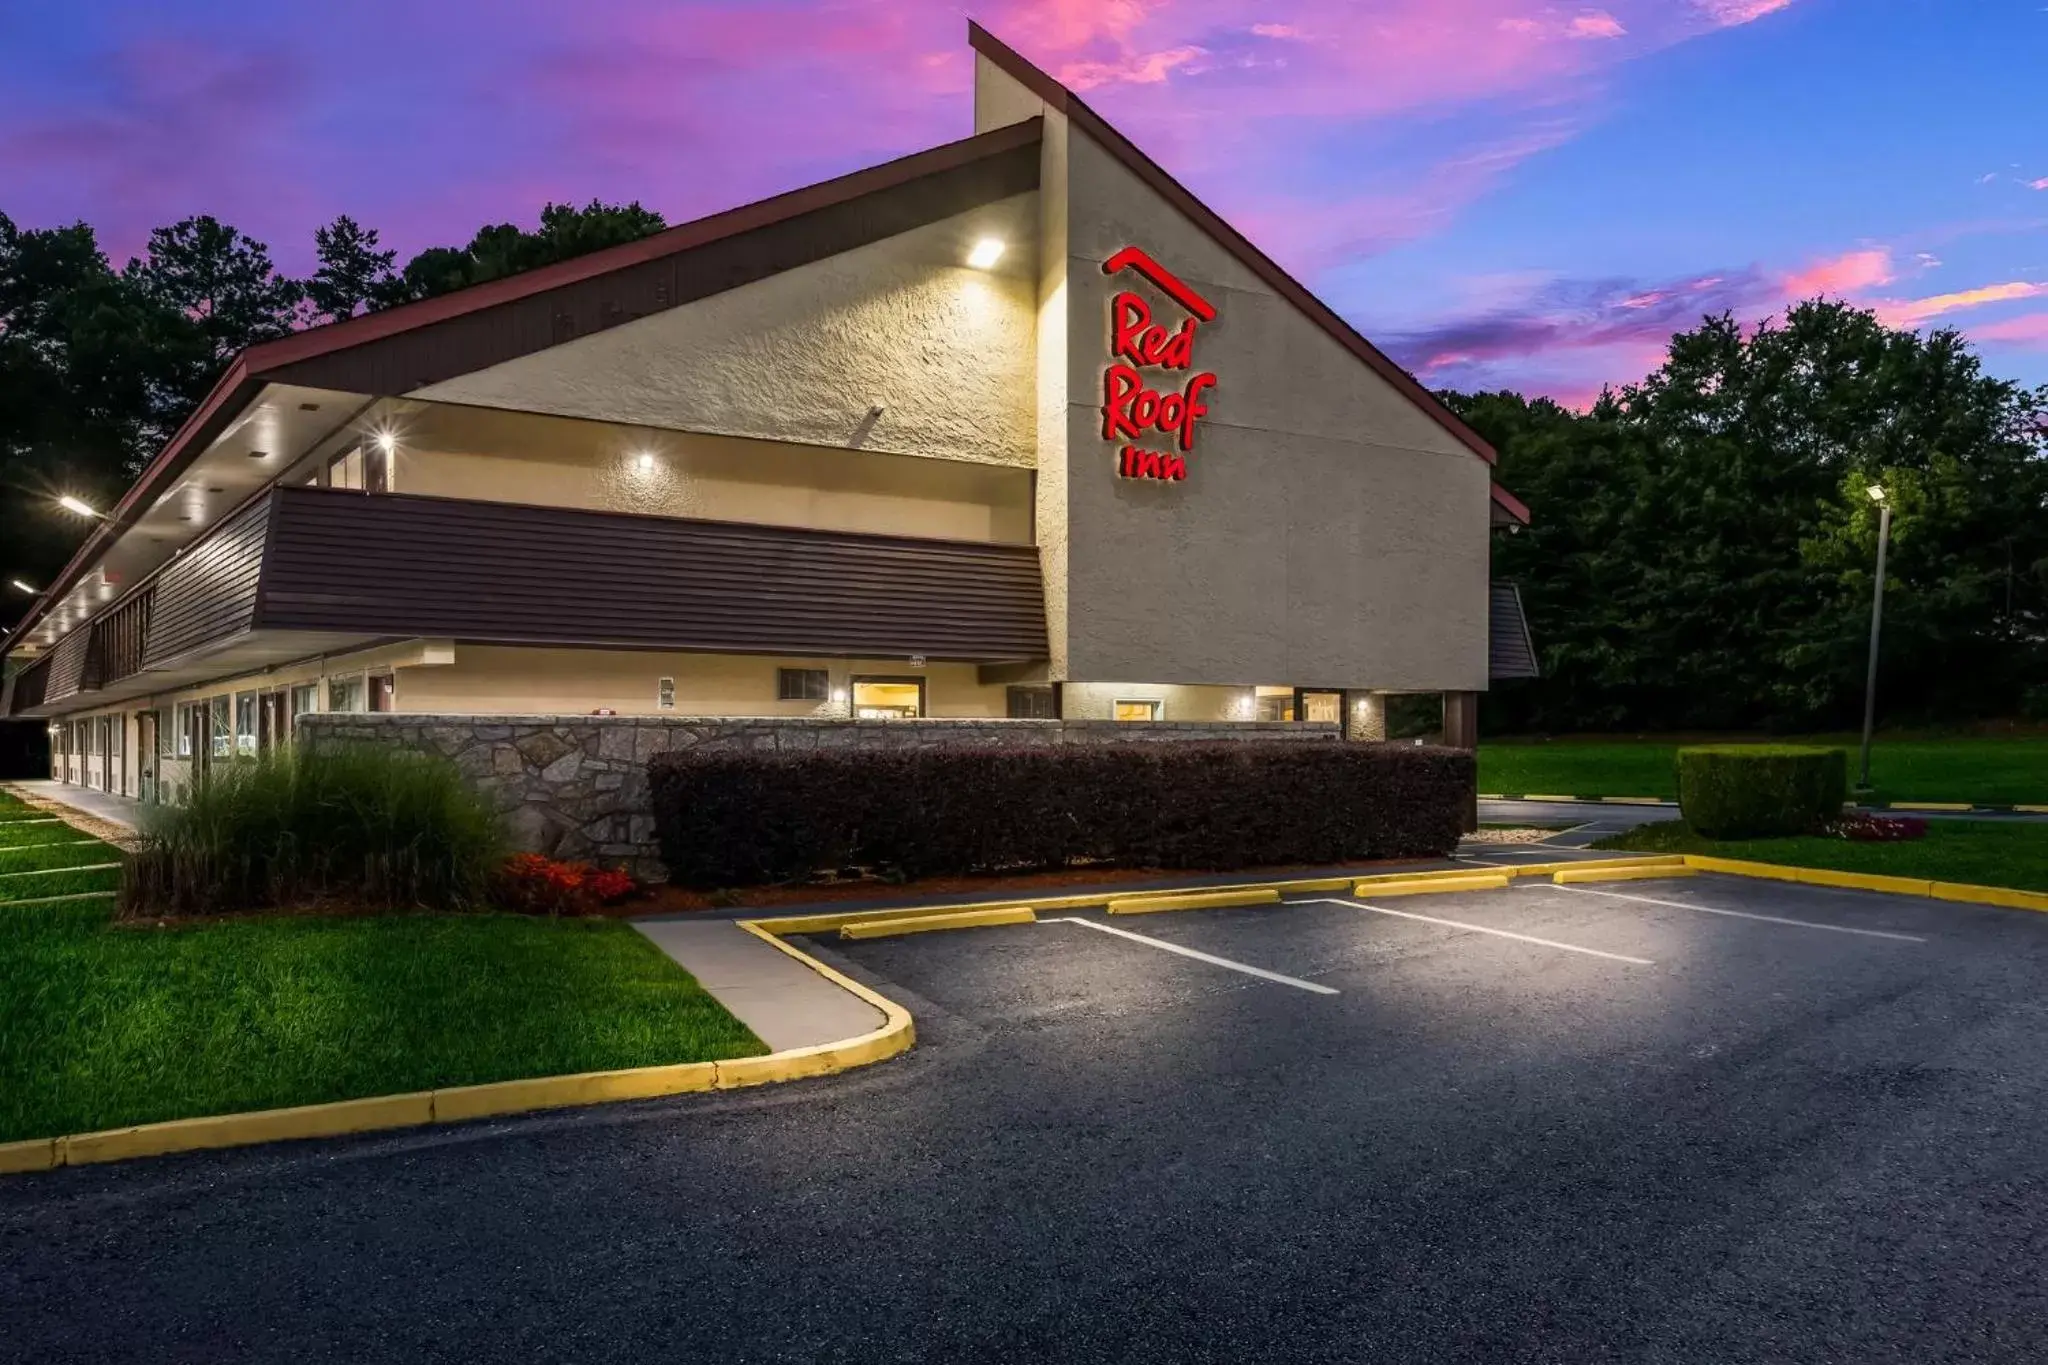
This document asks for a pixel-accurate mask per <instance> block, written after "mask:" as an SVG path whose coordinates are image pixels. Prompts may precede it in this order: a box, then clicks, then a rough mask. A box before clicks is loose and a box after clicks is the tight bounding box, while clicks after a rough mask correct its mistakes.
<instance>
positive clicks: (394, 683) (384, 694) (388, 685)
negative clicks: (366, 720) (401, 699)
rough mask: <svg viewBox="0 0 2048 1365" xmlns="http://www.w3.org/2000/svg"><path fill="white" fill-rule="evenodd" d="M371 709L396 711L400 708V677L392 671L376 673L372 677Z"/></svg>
mask: <svg viewBox="0 0 2048 1365" xmlns="http://www.w3.org/2000/svg"><path fill="white" fill-rule="evenodd" d="M370 709H371V710H372V711H396V710H397V709H398V679H397V677H396V676H395V675H393V674H390V673H376V674H372V675H371V677H370Z"/></svg>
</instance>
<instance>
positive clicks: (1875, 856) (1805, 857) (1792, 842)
mask: <svg viewBox="0 0 2048 1365" xmlns="http://www.w3.org/2000/svg"><path fill="white" fill-rule="evenodd" d="M1593 847H1594V848H1600V849H1617V850H1622V851H1625V852H1630V853H1707V854H1712V855H1714V856H1716V857H1721V858H1746V859H1748V860H1749V861H1751V862H1758V863H1780V864H1785V865H1788V866H1792V867H1825V868H1829V869H1832V870H1834V871H1837V872H1876V873H1881V874H1884V875H1887V876H1893V877H1927V878H1930V879H1932V880H1935V881H1943V882H1966V883H1969V884H1970V885H1973V886H2009V887H2016V888H2018V889H2019V890H2022V891H2048V824H2029V823H2024V822H2020V821H2011V822H1994V821H1990V820H1931V821H1929V822H1928V825H1927V837H1926V838H1924V839H1915V840H1913V841H1911V842H1910V843H1900V844H1857V843H1851V842H1849V841H1848V840H1847V839H1820V838H1798V839H1740V840H1726V841H1722V840H1715V839H1702V838H1700V837H1699V836H1698V835H1696V834H1694V833H1693V832H1692V831H1691V830H1689V829H1687V828H1686V827H1685V822H1684V821H1682V820H1670V821H1665V822H1662V823H1659V824H1653V825H1639V826H1637V827H1636V828H1635V829H1632V830H1628V831H1626V832H1625V833H1622V834H1616V835H1612V836H1610V837H1609V838H1605V839H1602V840H1600V841H1599V842H1598V843H1596V844H1594V845H1593Z"/></svg>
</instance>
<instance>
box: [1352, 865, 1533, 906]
mask: <svg viewBox="0 0 2048 1365" xmlns="http://www.w3.org/2000/svg"><path fill="white" fill-rule="evenodd" d="M1513 880H1514V878H1512V877H1510V876H1508V874H1507V873H1505V872H1485V873H1475V872H1465V873H1459V874H1457V875H1455V876H1449V877H1432V878H1427V879H1425V878H1421V877H1410V878H1406V879H1404V880H1400V881H1385V882H1366V881H1361V882H1354V883H1353V884H1352V887H1351V894H1352V895H1354V896H1371V897H1372V898H1374V899H1375V900H1377V899H1378V898H1380V897H1381V896H1423V895H1427V894H1429V893H1430V892H1432V891H1498V890H1501V889H1503V888H1505V887H1506V886H1507V885H1508V884H1509V883H1510V882H1512V881H1513Z"/></svg>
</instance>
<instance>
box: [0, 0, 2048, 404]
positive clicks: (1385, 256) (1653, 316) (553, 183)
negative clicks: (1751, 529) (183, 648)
mask: <svg viewBox="0 0 2048 1365" xmlns="http://www.w3.org/2000/svg"><path fill="white" fill-rule="evenodd" d="M970 12H971V13H972V14H973V15H974V17H976V18H978V19H980V20H981V21H982V22H983V23H984V24H986V25H987V26H988V27H989V28H991V29H992V30H993V31H994V32H996V33H997V34H998V35H999V36H1002V37H1004V38H1005V39H1007V40H1008V41H1009V42H1010V43H1011V44H1012V45H1013V46H1015V47H1017V48H1018V49H1020V50H1021V51H1023V52H1024V53H1025V54H1026V55H1027V56H1029V57H1031V58H1033V59H1034V60H1036V61H1038V62H1040V63H1041V64H1042V65H1044V66H1045V67H1047V68H1048V69H1049V70H1051V71H1052V72H1053V73H1054V74H1055V75H1058V76H1060V77H1061V78H1062V79H1064V80H1065V81H1066V82H1067V83H1068V84H1069V85H1071V86H1073V87H1075V88H1076V89H1077V90H1080V91H1081V92H1082V93H1083V94H1084V96H1085V97H1086V98H1087V99H1088V100H1089V101H1090V102H1091V103H1093V104H1095V106H1096V107H1097V108H1098V109H1100V110H1101V111H1102V112H1103V113H1105V114H1106V115H1107V116H1108V117H1110V118H1111V119H1112V120H1114V121H1115V122H1117V123H1118V125H1119V126H1120V127H1122V128H1123V129H1124V131H1125V132H1126V133H1128V134H1129V135H1130V136H1131V137H1132V138H1134V139H1135V140H1136V141H1137V142H1138V143H1139V144H1140V145H1141V146H1143V147H1144V148H1146V150H1148V151H1149V152H1151V153H1152V154H1153V155H1154V156H1155V157H1156V158H1157V159H1158V160H1160V161H1161V162H1162V163H1164V164H1165V165H1166V167H1167V168H1168V169H1169V170H1171V171H1173V172H1174V173H1175V174H1176V175H1178V176H1180V177H1181V178H1182V179H1183V180H1184V181H1185V182H1186V183H1187V184H1188V185H1189V186H1190V187H1191V188H1193V189H1194V190H1195V191H1196V192H1197V193H1198V194H1201V195H1202V196H1203V197H1204V198H1206V199H1208V200H1209V202H1210V203H1211V204H1213V205H1214V206H1215V207H1216V208H1217V209H1218V210H1220V211H1221V212H1222V213H1223V214H1224V215H1225V216H1226V217H1229V218H1231V219H1232V220H1233V221H1234V222H1236V223H1237V224H1238V225H1239V226H1240V227H1241V228H1243V229H1244V230H1245V231H1246V232H1248V233H1249V234H1250V235H1251V236H1252V237H1253V238H1254V239H1255V240H1257V241H1258V242H1259V243H1260V244H1261V245H1263V246H1264V247H1265V248H1266V249H1267V250H1268V251H1269V252H1271V253H1272V254H1273V255H1274V256H1275V257H1277V258H1278V259H1279V260H1280V261H1281V262H1282V264H1284V265H1286V266H1288V267H1289V268H1290V269H1292V270H1294V271H1295V272H1296V273H1297V274H1299V275H1300V276H1301V277H1302V278H1303V279H1304V280H1306V281H1307V282H1308V283H1309V284H1310V285H1311V286H1312V287H1313V288H1315V289H1316V290H1317V291H1318V292H1320V293H1321V294H1322V295H1323V296H1324V297H1325V298H1326V299H1328V300H1329V301H1330V302H1331V303H1332V304H1333V305H1335V306H1336V307H1337V308H1338V309H1339V310H1340V311H1341V312H1343V313H1344V314H1345V315H1346V316H1347V317H1349V318H1350V319H1351V320H1352V321H1354V322H1355V323H1357V324H1358V325H1359V326H1360V327H1361V328H1362V329H1363V330H1364V331H1365V332H1366V333H1367V335H1369V336H1371V337H1373V338H1374V339H1375V340H1377V341H1379V342H1380V343H1381V344H1382V345H1383V346H1385V347H1386V348H1387V349H1388V350H1390V351H1391V352H1392V353H1393V354H1394V355H1395V356H1396V357H1397V358H1399V359H1401V360H1402V361H1403V362H1404V363H1406V364H1408V365H1410V366H1411V367H1413V368H1415V369H1416V370H1417V371H1418V373H1420V374H1421V376H1422V377H1423V378H1424V379H1425V380H1426V381H1427V382H1430V383H1432V384H1436V385H1455V386H1458V387H1464V388H1474V387H1494V386H1499V385H1511V386H1514V387H1519V388H1523V389H1525V390H1527V391H1531V392H1546V393H1550V394H1553V395H1555V396H1557V397H1559V398H1562V399H1564V400H1566V401H1570V402H1582V401H1584V400H1585V399H1586V398H1588V397H1589V396H1590V395H1591V394H1593V393H1595V392H1597V391H1598V389H1599V387H1600V385H1601V384H1602V383H1603V382H1617V383H1618V382H1625V381H1628V380H1632V379H1636V378H1639V377H1640V376H1641V375H1642V374H1643V373H1644V372H1645V370H1646V369H1647V368H1649V367H1650V366H1651V365H1652V364H1653V363H1655V360H1656V358H1657V355H1658V353H1659V351H1660V349H1661V345H1662V342H1663V340H1664V339H1665V337H1666V336H1668V335H1669V333H1670V332H1671V331H1672V330H1674V329H1675V328H1678V327H1681V326H1686V325H1690V323H1692V322H1693V321H1694V320H1695V319H1696V318H1697V317H1698V315H1699V314H1700V313H1702V312H1704V311H1709V310H1716V311H1718V310H1720V309H1722V308H1733V309H1734V310H1735V311H1736V312H1737V313H1738V314H1739V315H1741V316H1743V317H1745V318H1753V317H1760V316H1763V315H1765V314H1768V313H1770V312H1773V311H1776V310H1778V309H1780V308H1782V307H1783V305H1784V303H1785V302H1786V301H1787V300H1788V299H1790V298H1793V297H1799V296H1803V295H1807V294H1811V293H1814V292H1817V291H1821V290H1825V291H1826V292H1828V293H1830V294H1832V295H1838V296H1843V297H1847V298H1850V299H1853V300H1856V301H1859V302H1863V303H1866V304H1870V305H1873V306H1877V307H1879V308H1880V309H1881V310H1883V311H1884V312H1885V314H1886V316H1888V317H1890V318H1892V319H1893V320H1895V321H1899V322H1903V323H1909V324H1912V325H1952V326H1957V327H1960V328H1963V329H1964V330H1965V331H1966V332H1968V333H1969V335H1970V336H1971V337H1972V338H1973V339H1975V340H1976V341H1977V342H1978V343H1979V344H1980V345H1981V347H1982V349H1983V351H1984V353H1985V355H1986V357H1987V360H1988V363H1989V365H1990V367H1991V369H1992V370H1993V371H1994V372H1996V373H1999V374H2003V375H2006V376H2009V377H2013V378H2018V379H2024V380H2026V381H2028V382H2043V381H2048V79H2043V78H2042V76H2041V72H2042V71H2043V70H2048V9H2044V6H2043V0H1606V3H1604V4H1596V5H1573V4H1565V5H1545V4H1541V3H1535V2H1534V0H1259V3H1249V2H1248V0H1245V2H1240V0H1049V2H1047V3H1024V2H1023V0H991V2H990V3H985V4H978V5H976V6H974V7H973V8H972V9H971V10H970V9H968V8H963V7H961V6H957V5H953V4H947V3H937V2H931V3H928V2H927V0H757V2H755V3H748V2H747V0H726V2H725V3H684V2H679V0H668V2H666V3H663V2H662V0H576V3H573V4H568V3H560V0H551V2H543V0H523V2H520V3H502V4H486V3H483V0H408V3H404V4H400V3H396V0H351V3H348V4H338V3H331V2H330V0H300V3H292V4H278V3H276V0H178V3H175V4H168V5H167V4H164V3H162V0H146V2H142V3H138V2H137V0H84V2H83V3H81V0H10V3H8V4H7V5H5V6H4V7H0V211H5V212H6V213H8V214H9V215H11V216H12V217H14V218H15V219H16V220H17V221H18V222H22V223H24V224H28V225H32V226H47V225H50V224H54V223H60V222H69V221H72V220H74V219H80V218H83V219H85V220H87V221H89V222H91V223H93V224H94V225H96V226H97V227H98V228H99V229H100V232H101V237H102V241H103V242H104V243H105V245H106V246H107V248H108V250H109V252H110V254H112V255H114V256H115V258H116V259H117V260H120V259H123V258H125V257H126V255H128V254H130V253H132V252H133V251H135V250H136V249H137V248H138V246H139V245H140V244H141V242H142V241H143V239H144V237H145V235H146V234H147V231H148V229H149V228H150V227H151V226H152V225H155V224H159V223H164V222H169V221H171V220H174V219H176V218H178V217H181V216H183V215H186V214H191V213H200V212H210V213H214V214H216V215H218V216H220V217H222V218H224V219H226V220H228V221H229V222H232V223H234V224H235V225H236V226H238V227H240V228H242V229H243V230H244V231H247V232H249V233H251V234H253V235H255V236H256V237H258V238H260V239H262V240H264V241H266V242H268V243H269V244H270V246H271V248H272V251H273V253H274V254H275V256H276V257H277V259H278V261H279V263H280V265H282V266H283V267H285V268H286V269H288V270H292V271H303V270H304V269H305V268H306V267H307V264H308V261H309V258H310V254H311V236H312V230H313V227H314V226H315V225H316V224H318V223H321V222H324V221H326V220H327V219H329V218H331V217H333V216H334V215H335V214H337V213H342V212H346V213H350V214H352V215H354V216H355V217H356V218H358V219H359V220H361V221H362V222H364V223H366V224H367V225H369V226H373V227H377V228H379V229H380V230H381V231H382V232H383V233H384V235H385V239H386V242H387V244H389V245H393V246H396V247H398V248H399V249H400V251H401V252H402V253H409V252H411V251H414V250H417V249H419V248H421V247H424V246H429V245H434V244H437V243H444V242H447V243H452V242H460V241H463V240H466V239H467V238H468V236H469V234H470V233H471V232H472V231H473V230H474V229H475V228H476V227H477V226H478V225H479V224H481V223H483V222H486V221H502V220H507V219H509V220H513V221H517V222H522V223H531V222H533V221H534V219H535V216H536V212H537V210H538V207H539V205H540V204H541V202H542V201H543V200H545V199H548V198H555V199H568V200H575V201H579V202H580V201H583V200H587V199H589V198H591V197H593V196H596V197H600V198H604V199H610V200H628V199H639V200H640V201H642V202H643V203H646V204H647V205H649V206H650V207H653V208H655V209H658V210H660V211H661V212H662V213H663V214H665V215H666V216H667V217H668V218H669V219H670V221H672V222H673V221H680V220H683V219H687V218H690V217H695V216H697V215H699V214H703V213H708V212H711V211H714V210H717V209H720V208H725V207H729V206H731V205H733V204H736V203H741V202H744V201H747V200H750V199H755V198H759V197H761V196H763V195H766V194H771V193H774V192H776V191H778V190H783V189H788V188H791V187H794V186H797V185H800V184H804V183H808V182H810V181H812V180H816V179H819V178H821V177H824V176H828V175H832V174H836V173H839V172H842V171H846V170H851V169H854V168H856V167H858V166H861V165H865V164H868V163H871V162H874V161H877V160H882V159H885V158H887V157H890V156H895V155H900V154H902V153H904V152H908V151H913V150H915V149H917V148H918V147H920V146H924V145H928V144H930V143H933V142H938V141H944V140H947V139H950V138H954V137H960V136H964V135H965V134H966V133H968V132H970V131H971V128H970V126H969V125H970V122H971V112H970V102H969V99H968V91H969V87H970V80H971V72H972V69H971V63H970V60H969V53H968V49H967V46H966V40H965V28H966V25H965V19H966V17H967V15H968V14H969V13H970Z"/></svg>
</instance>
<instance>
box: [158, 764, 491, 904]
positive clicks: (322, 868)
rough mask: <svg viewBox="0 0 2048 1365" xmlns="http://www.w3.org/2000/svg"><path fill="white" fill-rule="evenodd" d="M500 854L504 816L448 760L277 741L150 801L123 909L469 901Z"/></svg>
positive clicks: (484, 888) (478, 900) (484, 890)
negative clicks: (166, 801) (284, 746)
mask: <svg viewBox="0 0 2048 1365" xmlns="http://www.w3.org/2000/svg"><path fill="white" fill-rule="evenodd" d="M503 856H504V842H503V832H502V831H501V829H500V828H499V824H498V820H497V817H496V815H495V814H494V813H493V812H492V810H491V808H490V806H489V805H488V804H487V803H486V802H485V801H484V799H483V798H482V797H481V796H479V795H478V794H477V793H476V791H475V790H474V789H472V788H471V787H470V786H469V784H468V783H466V782H464V781H463V779H462V777H461V775H460V774H459V773H457V772H456V771H455V769H454V767H453V766H452V765H451V764H448V763H446V762H444V761H442V760H439V759H435V758H429V757H427V756H424V755H420V754H412V753H406V752H403V751H400V750H393V749H386V748H382V747H378V746H365V747H355V748H352V747H335V748H323V749H296V750H278V751H274V752H272V753H270V754H267V755H265V756H264V757H262V758H260V759H251V760H247V761H243V762H236V763H231V764H228V765H226V766H223V767H220V768H216V769H215V770H214V771H213V773H212V774H211V775H210V776H209V777H208V778H207V779H206V780H205V781H203V782H201V783H199V784H198V785H197V786H196V787H194V788H193V789H192V791H191V792H190V793H189V795H188V796H187V798H186V800H185V802H184V804H182V805H179V806H166V807H159V808H156V809H154V810H153V811H152V812H151V818H150V821H149V823H148V825H147V827H146V828H145V830H144V833H143V840H142V847H141V849H140V850H139V851H138V852H137V853H136V854H135V856H134V857H133V858H132V859H131V860H130V861H129V864H128V875H127V877H126V879H125V882H124V885H123V887H122V906H123V909H124V910H125V911H126V912H128V913H130V914H135V915H205V914H220V913H226V912H229V911H236V910H251V909H263V908H269V907H275V906H301V905H312V904H320V903H323V902H339V903H343V904H347V905H350V906H371V907H394V908H400V907H402V908H413V907H418V908H426V909H447V910H456V909H467V908H470V907H473V906H477V905H481V904H483V903H484V902H485V900H486V899H487V898H488V895H489V884H490V878H491V875H492V873H493V872H494V871H495V870H496V868H497V865H498V863H499V861H500V860H501V859H502V858H503Z"/></svg>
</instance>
